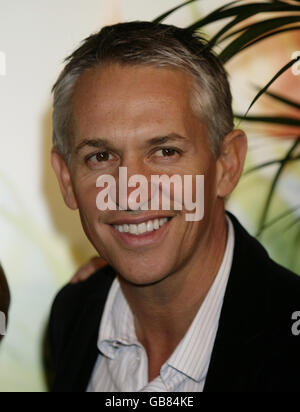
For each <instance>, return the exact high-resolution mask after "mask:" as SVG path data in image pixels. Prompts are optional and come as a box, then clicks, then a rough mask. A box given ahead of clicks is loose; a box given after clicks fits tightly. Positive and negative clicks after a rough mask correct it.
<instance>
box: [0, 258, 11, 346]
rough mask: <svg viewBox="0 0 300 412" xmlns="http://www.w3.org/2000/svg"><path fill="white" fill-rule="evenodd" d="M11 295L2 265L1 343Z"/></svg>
mask: <svg viewBox="0 0 300 412" xmlns="http://www.w3.org/2000/svg"><path fill="white" fill-rule="evenodd" d="M9 301H10V295H9V289H8V284H7V280H6V277H5V274H4V272H3V269H2V267H1V265H0V341H1V340H2V338H3V336H4V334H5V332H6V326H7V325H6V323H7V314H8V307H9Z"/></svg>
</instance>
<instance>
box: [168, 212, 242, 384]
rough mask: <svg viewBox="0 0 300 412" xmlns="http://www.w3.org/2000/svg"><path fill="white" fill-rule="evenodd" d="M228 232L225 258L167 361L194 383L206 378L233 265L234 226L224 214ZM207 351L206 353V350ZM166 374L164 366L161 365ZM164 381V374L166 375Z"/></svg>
mask: <svg viewBox="0 0 300 412" xmlns="http://www.w3.org/2000/svg"><path fill="white" fill-rule="evenodd" d="M227 222H228V235H227V244H226V249H225V253H224V257H223V260H222V263H221V266H220V268H219V271H218V273H217V276H216V277H215V280H214V282H213V284H212V286H211V288H210V290H209V292H208V294H207V295H206V297H205V300H204V302H203V303H202V305H201V307H200V309H199V311H198V313H197V315H196V317H195V319H194V320H193V322H192V324H191V326H190V328H189V329H188V331H187V333H186V334H185V336H184V338H183V339H182V341H181V342H180V343H179V345H178V346H177V348H176V350H175V351H174V353H173V354H172V355H171V357H170V358H169V360H168V361H167V364H168V365H169V366H170V367H171V368H173V369H176V370H177V371H179V372H181V373H183V374H184V375H186V376H188V377H190V378H191V379H193V380H194V381H196V382H200V381H201V380H202V379H204V378H205V376H206V374H207V371H208V366H209V363H210V358H211V352H212V348H213V343H214V340H215V336H216V332H217V329H218V324H219V318H220V314H221V309H222V305H223V300H224V295H225V290H226V286H227V282H228V278H229V274H230V271H231V266H232V258H233V250H234V229H233V225H232V223H231V221H230V219H229V218H228V217H227ZM209 348H211V349H210V353H209V356H208V350H209ZM163 370H164V372H165V374H166V375H167V374H168V373H170V372H168V371H167V368H163ZM165 378H166V380H167V376H165Z"/></svg>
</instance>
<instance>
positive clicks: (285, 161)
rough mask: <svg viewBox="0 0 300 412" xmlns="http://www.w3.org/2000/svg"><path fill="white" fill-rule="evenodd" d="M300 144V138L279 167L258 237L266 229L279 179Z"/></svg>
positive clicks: (262, 217) (261, 220)
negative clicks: (265, 225)
mask: <svg viewBox="0 0 300 412" xmlns="http://www.w3.org/2000/svg"><path fill="white" fill-rule="evenodd" d="M299 143H300V136H299V137H298V138H297V139H296V141H295V142H294V143H293V144H292V146H291V148H290V149H289V150H288V152H287V154H286V156H285V158H284V159H283V161H282V162H281V164H280V167H279V169H278V171H277V172H276V174H275V177H274V179H273V181H272V184H271V187H270V190H269V193H268V196H267V200H266V203H265V207H264V209H263V213H262V216H261V219H260V223H259V229H258V232H257V236H260V235H261V233H262V231H263V227H264V224H265V221H266V218H267V215H268V212H269V209H270V205H271V202H272V199H273V195H274V192H275V189H276V186H277V183H278V181H279V179H280V177H281V175H282V172H283V170H284V168H285V166H286V165H287V164H288V160H289V159H290V158H291V157H292V154H293V153H294V151H295V149H296V148H297V146H298V145H299Z"/></svg>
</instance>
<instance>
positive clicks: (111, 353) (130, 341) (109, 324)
mask: <svg viewBox="0 0 300 412" xmlns="http://www.w3.org/2000/svg"><path fill="white" fill-rule="evenodd" d="M122 345H126V346H129V345H140V344H139V342H138V340H137V337H136V333H135V327H134V318H133V314H132V312H131V309H130V307H129V305H128V303H127V301H126V299H125V297H124V295H123V292H122V289H121V287H120V283H119V280H118V278H116V279H115V280H114V282H113V284H112V287H111V289H110V291H109V295H108V298H107V302H106V305H105V309H104V313H103V317H102V321H101V327H100V332H99V338H98V349H99V350H100V352H101V353H102V354H103V355H105V356H107V357H108V358H111V359H114V358H115V357H116V356H117V353H118V351H119V349H120V347H121V346H122Z"/></svg>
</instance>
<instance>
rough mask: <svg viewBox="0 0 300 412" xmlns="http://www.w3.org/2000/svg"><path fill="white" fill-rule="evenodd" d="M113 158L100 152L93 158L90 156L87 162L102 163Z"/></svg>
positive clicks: (109, 154) (107, 153)
mask: <svg viewBox="0 0 300 412" xmlns="http://www.w3.org/2000/svg"><path fill="white" fill-rule="evenodd" d="M112 159H113V156H112V154H111V153H109V152H98V153H95V154H93V155H92V156H88V158H87V161H88V162H91V163H100V162H107V161H109V160H112Z"/></svg>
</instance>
